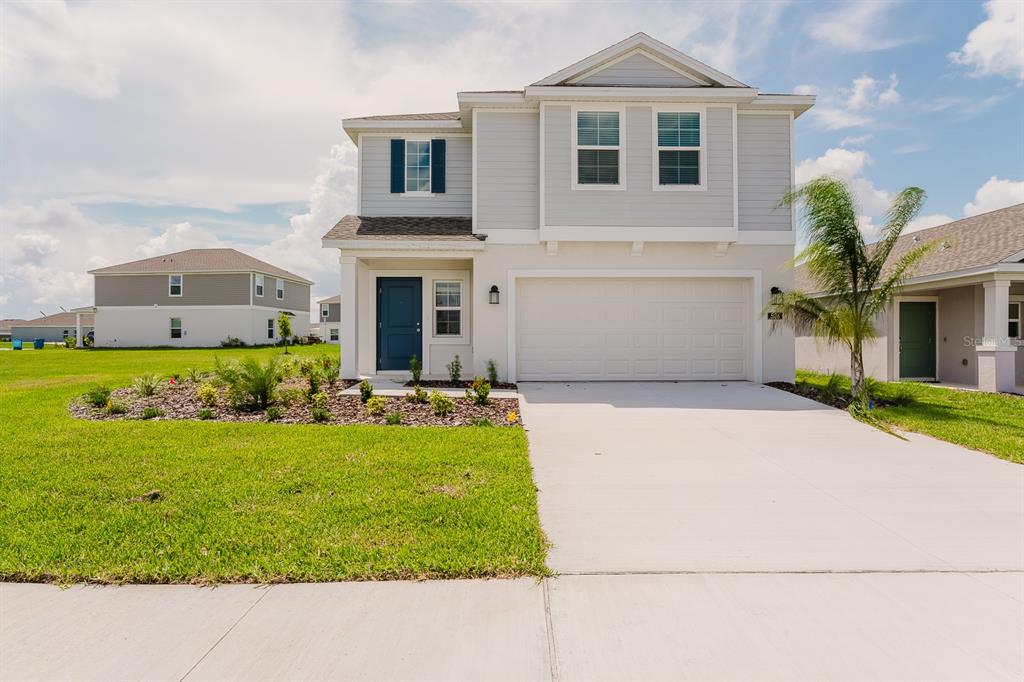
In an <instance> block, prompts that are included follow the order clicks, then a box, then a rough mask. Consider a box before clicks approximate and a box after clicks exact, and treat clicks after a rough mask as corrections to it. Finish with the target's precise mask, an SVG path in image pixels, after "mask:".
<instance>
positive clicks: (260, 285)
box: [256, 275, 263, 296]
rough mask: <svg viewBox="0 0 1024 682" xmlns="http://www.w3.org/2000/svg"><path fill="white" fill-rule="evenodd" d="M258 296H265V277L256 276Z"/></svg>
mask: <svg viewBox="0 0 1024 682" xmlns="http://www.w3.org/2000/svg"><path fill="white" fill-rule="evenodd" d="M256 295H257V296H263V275H256Z"/></svg>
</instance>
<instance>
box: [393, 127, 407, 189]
mask: <svg viewBox="0 0 1024 682" xmlns="http://www.w3.org/2000/svg"><path fill="white" fill-rule="evenodd" d="M403 192H405V140H391V193H392V194H402V193H403Z"/></svg>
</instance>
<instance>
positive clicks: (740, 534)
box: [521, 382, 1024, 573]
mask: <svg viewBox="0 0 1024 682" xmlns="http://www.w3.org/2000/svg"><path fill="white" fill-rule="evenodd" d="M521 391H522V393H523V395H524V405H523V417H524V421H525V423H526V424H527V427H528V429H529V438H530V451H531V458H532V461H533V465H534V470H535V477H536V481H537V486H538V488H539V491H540V492H539V504H540V514H541V522H542V524H543V526H544V529H545V530H546V532H547V534H548V536H549V538H550V539H551V541H552V542H553V544H554V547H553V549H552V552H551V558H550V565H551V567H552V568H553V569H554V570H556V571H558V572H560V573H616V572H624V573H635V572H722V571H727V572H734V571H741V572H770V571H781V572H789V571H799V572H809V571H844V572H855V571H1020V570H1022V569H1024V467H1021V466H1019V465H1014V464H1009V463H1007V462H1004V461H1001V460H998V459H996V458H994V457H991V456H989V455H986V454H982V453H978V452H973V451H969V450H965V449H963V448H960V447H957V446H954V445H950V444H948V443H944V442H941V441H937V440H934V439H931V438H927V437H924V436H915V435H911V436H910V440H909V442H907V441H902V440H899V439H897V438H894V437H893V436H890V435H887V434H885V433H882V432H880V431H878V430H876V429H873V428H870V427H868V426H865V425H863V424H860V423H858V422H856V421H854V420H852V419H851V418H850V417H849V416H848V415H847V414H846V413H845V412H842V411H839V410H835V409H832V408H829V407H826V406H823V405H820V404H818V403H815V402H813V401H810V400H806V399H804V398H800V397H798V396H794V395H792V394H789V393H785V392H783V391H779V390H776V389H772V388H769V387H766V386H761V385H757V384H749V383H742V382H726V383H671V382H667V383H568V384H566V383H544V384H540V383H534V384H522V385H521Z"/></svg>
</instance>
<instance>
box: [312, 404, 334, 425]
mask: <svg viewBox="0 0 1024 682" xmlns="http://www.w3.org/2000/svg"><path fill="white" fill-rule="evenodd" d="M309 414H310V416H311V417H313V421H315V422H321V423H322V422H329V421H331V413H330V412H329V411H328V410H327V408H325V407H314V408H313V409H311V410H310V411H309Z"/></svg>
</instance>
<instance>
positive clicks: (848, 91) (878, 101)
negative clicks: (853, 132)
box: [808, 73, 901, 130]
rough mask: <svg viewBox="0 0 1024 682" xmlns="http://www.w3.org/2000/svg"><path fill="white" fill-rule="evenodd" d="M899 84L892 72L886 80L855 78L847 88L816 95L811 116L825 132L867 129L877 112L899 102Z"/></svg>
mask: <svg viewBox="0 0 1024 682" xmlns="http://www.w3.org/2000/svg"><path fill="white" fill-rule="evenodd" d="M899 83H900V81H899V77H898V76H897V75H896V74H895V73H894V74H890V75H889V79H888V80H887V81H880V80H878V79H877V78H875V77H874V76H869V75H867V74H864V75H861V76H858V77H857V78H854V79H853V82H852V83H851V84H850V86H849V87H838V88H832V89H830V90H828V91H827V92H824V93H823V94H821V95H819V101H818V105H817V106H816V107H814V108H813V109H811V111H810V117H811V118H812V119H813V120H814V121H815V123H816V124H817V125H818V127H820V128H822V129H824V130H842V129H843V128H856V127H859V126H866V125H868V124H871V123H873V122H874V121H875V116H876V114H877V113H878V112H879V111H881V110H883V109H887V108H890V107H892V106H894V105H896V104H898V103H899V102H900V100H901V96H900V93H899V90H898V89H897V88H898V86H899ZM808 87H809V86H808Z"/></svg>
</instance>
